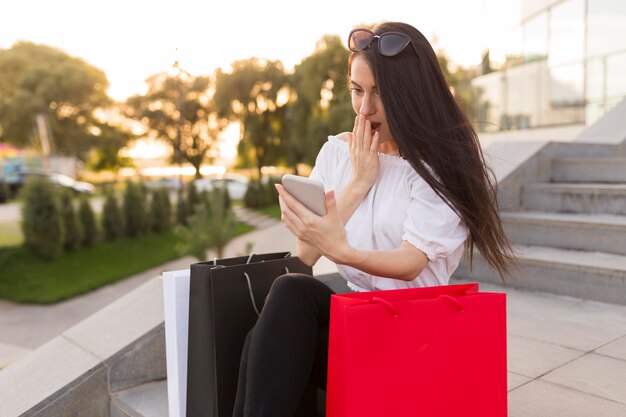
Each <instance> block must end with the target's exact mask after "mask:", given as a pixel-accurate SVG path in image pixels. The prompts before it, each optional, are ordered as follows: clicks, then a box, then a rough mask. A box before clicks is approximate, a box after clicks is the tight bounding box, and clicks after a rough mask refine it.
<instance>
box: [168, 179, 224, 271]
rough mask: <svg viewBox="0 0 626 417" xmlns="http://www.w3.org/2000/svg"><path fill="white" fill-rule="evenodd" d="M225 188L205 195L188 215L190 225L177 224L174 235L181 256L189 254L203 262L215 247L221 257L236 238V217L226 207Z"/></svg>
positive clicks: (218, 188) (216, 189) (215, 189)
mask: <svg viewBox="0 0 626 417" xmlns="http://www.w3.org/2000/svg"><path fill="white" fill-rule="evenodd" d="M226 193H227V191H226V189H225V188H224V189H222V188H220V187H216V188H214V189H213V190H211V191H210V192H208V194H209V197H208V199H209V200H210V204H206V200H205V199H203V200H204V201H201V202H200V203H198V204H197V205H196V207H195V209H194V214H193V215H191V216H189V219H188V223H189V226H188V227H185V226H182V225H180V224H179V225H176V226H175V228H174V232H175V233H176V234H177V235H178V236H179V237H180V238H181V240H182V242H181V243H180V244H178V245H177V250H178V251H179V253H180V254H181V255H192V256H194V257H195V258H196V259H198V260H199V261H204V260H206V253H207V251H208V250H209V249H210V248H213V247H214V248H215V249H216V251H217V257H218V258H220V259H221V258H223V256H224V248H225V247H226V244H227V243H228V242H229V241H230V240H231V239H232V238H233V237H234V236H235V224H236V221H235V215H234V214H233V211H232V209H231V208H230V207H228V204H226V198H227V197H226Z"/></svg>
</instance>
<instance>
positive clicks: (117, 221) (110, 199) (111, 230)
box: [102, 189, 124, 240]
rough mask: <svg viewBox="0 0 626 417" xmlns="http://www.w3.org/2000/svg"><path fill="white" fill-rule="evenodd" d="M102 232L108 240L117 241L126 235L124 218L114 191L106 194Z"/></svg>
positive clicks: (108, 191)
mask: <svg viewBox="0 0 626 417" xmlns="http://www.w3.org/2000/svg"><path fill="white" fill-rule="evenodd" d="M102 232H103V234H104V238H105V239H106V240H115V239H117V238H118V237H120V236H122V234H123V233H124V218H123V217H122V212H121V210H120V206H119V203H118V201H117V198H116V197H115V194H114V193H113V191H112V190H110V189H109V190H107V192H106V193H105V200H104V207H103V208H102Z"/></svg>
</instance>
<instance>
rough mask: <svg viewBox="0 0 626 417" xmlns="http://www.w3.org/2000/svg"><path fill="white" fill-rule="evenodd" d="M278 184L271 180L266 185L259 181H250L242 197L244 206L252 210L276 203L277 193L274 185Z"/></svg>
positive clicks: (276, 181)
mask: <svg viewBox="0 0 626 417" xmlns="http://www.w3.org/2000/svg"><path fill="white" fill-rule="evenodd" d="M276 183H280V182H279V181H278V180H276V179H274V178H272V179H270V180H269V181H268V182H267V183H266V184H264V183H263V182H262V181H259V180H252V181H250V183H249V184H248V189H247V190H246V194H245V196H244V197H243V204H244V206H246V207H248V208H252V209H256V208H259V207H266V206H269V205H272V204H277V203H278V192H277V191H276V188H275V187H274V184H276Z"/></svg>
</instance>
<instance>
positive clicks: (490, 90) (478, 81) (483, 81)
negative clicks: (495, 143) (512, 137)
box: [472, 72, 507, 132]
mask: <svg viewBox="0 0 626 417" xmlns="http://www.w3.org/2000/svg"><path fill="white" fill-rule="evenodd" d="M505 80H506V78H505V73H504V72H492V73H491V74H487V75H483V76H481V77H478V78H475V79H474V80H472V88H473V89H474V94H475V96H476V97H477V101H478V117H477V119H476V120H475V123H476V129H477V130H478V131H479V132H497V131H499V130H500V128H501V127H502V128H503V129H506V128H507V127H506V126H501V123H500V118H501V116H502V113H503V111H504V108H503V106H504V84H505Z"/></svg>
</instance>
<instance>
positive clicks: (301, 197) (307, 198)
mask: <svg viewBox="0 0 626 417" xmlns="http://www.w3.org/2000/svg"><path fill="white" fill-rule="evenodd" d="M283 187H285V190H287V192H288V193H289V194H291V195H292V196H294V197H295V198H296V199H297V200H298V201H299V202H300V203H302V204H303V205H304V206H305V207H306V208H308V209H309V210H311V211H312V212H313V213H315V214H317V215H318V216H324V215H326V199H325V197H324V196H325V192H324V184H322V183H321V182H320V181H318V180H314V179H312V178H307V177H301V176H299V175H291V174H285V175H283Z"/></svg>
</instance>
